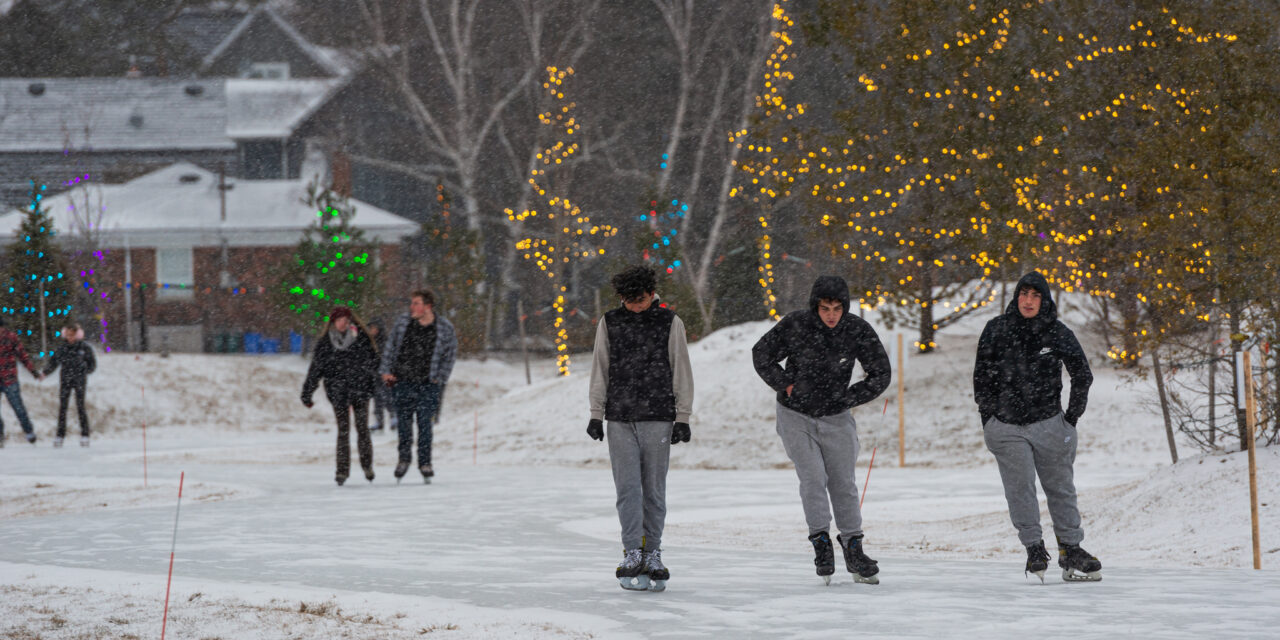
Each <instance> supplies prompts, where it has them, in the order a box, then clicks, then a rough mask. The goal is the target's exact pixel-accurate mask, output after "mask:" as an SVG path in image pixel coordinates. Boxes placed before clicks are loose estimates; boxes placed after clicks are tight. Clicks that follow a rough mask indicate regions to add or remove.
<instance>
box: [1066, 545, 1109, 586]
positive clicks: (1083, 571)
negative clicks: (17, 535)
mask: <svg viewBox="0 0 1280 640" xmlns="http://www.w3.org/2000/svg"><path fill="white" fill-rule="evenodd" d="M1058 566H1059V567H1062V579H1063V580H1065V581H1067V582H1097V581H1099V580H1101V579H1102V562H1100V561H1099V560H1098V559H1097V558H1095V557H1093V556H1092V555H1089V552H1088V551H1085V550H1084V549H1082V548H1080V545H1078V544H1067V543H1065V542H1063V541H1061V540H1059V541H1058Z"/></svg>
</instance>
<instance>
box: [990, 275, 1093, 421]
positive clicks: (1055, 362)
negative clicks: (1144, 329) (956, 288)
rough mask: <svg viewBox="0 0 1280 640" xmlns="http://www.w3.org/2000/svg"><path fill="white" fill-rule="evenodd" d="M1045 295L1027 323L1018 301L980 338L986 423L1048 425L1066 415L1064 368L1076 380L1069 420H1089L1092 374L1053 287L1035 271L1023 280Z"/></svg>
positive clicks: (993, 322) (1068, 415)
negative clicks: (1061, 315)
mask: <svg viewBox="0 0 1280 640" xmlns="http://www.w3.org/2000/svg"><path fill="white" fill-rule="evenodd" d="M1026 287H1031V288H1034V289H1035V290H1037V291H1039V292H1040V313H1038V314H1036V316H1035V317H1034V318H1024V317H1022V314H1021V313H1020V312H1019V311H1018V300H1017V296H1016V295H1015V296H1014V299H1013V301H1011V302H1010V303H1009V306H1008V308H1007V309H1005V312H1004V314H1003V315H1000V316H997V317H995V318H992V319H991V321H990V322H988V323H987V326H986V328H985V329H983V330H982V337H981V338H979V339H978V358H977V363H976V364H975V365H974V368H973V396H974V399H975V400H977V402H978V412H979V413H980V414H981V416H982V424H983V425H985V424H987V420H989V419H990V418H991V417H992V416H994V417H997V418H999V419H1000V421H1001V422H1004V423H1007V424H1016V425H1025V424H1031V423H1033V422H1039V421H1041V420H1047V419H1049V418H1052V417H1053V416H1055V415H1058V412H1059V411H1062V367H1063V366H1064V365H1065V366H1066V368H1067V373H1068V374H1069V375H1070V376H1071V399H1070V401H1069V403H1068V405H1067V411H1066V415H1065V417H1066V420H1067V422H1069V423H1071V425H1073V426H1074V425H1075V424H1076V421H1077V420H1079V419H1080V416H1082V415H1084V408H1085V404H1086V403H1087V402H1088V400H1089V385H1091V384H1093V373H1092V372H1090V371H1089V361H1088V359H1087V358H1086V357H1085V355H1084V349H1082V348H1081V347H1080V342H1079V341H1077V340H1076V336H1075V334H1074V333H1072V332H1071V330H1070V329H1068V328H1067V326H1066V325H1065V324H1062V322H1061V321H1060V320H1058V306H1057V305H1056V304H1054V302H1053V298H1052V296H1051V294H1050V291H1049V283H1048V281H1046V280H1045V278H1044V276H1042V275H1040V274H1039V273H1037V272H1035V271H1032V272H1031V273H1028V274H1027V275H1025V276H1023V277H1022V279H1021V280H1019V281H1018V288H1017V289H1016V291H1021V290H1022V289H1024V288H1026Z"/></svg>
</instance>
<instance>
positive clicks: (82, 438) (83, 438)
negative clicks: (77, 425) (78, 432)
mask: <svg viewBox="0 0 1280 640" xmlns="http://www.w3.org/2000/svg"><path fill="white" fill-rule="evenodd" d="M80 446H82V447H87V446H89V436H80Z"/></svg>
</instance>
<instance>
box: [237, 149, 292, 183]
mask: <svg viewBox="0 0 1280 640" xmlns="http://www.w3.org/2000/svg"><path fill="white" fill-rule="evenodd" d="M240 156H241V158H242V159H243V161H244V165H243V166H242V167H241V168H242V169H243V170H242V171H241V174H240V175H241V176H243V177H244V178H245V179H246V180H283V179H284V144H283V143H282V142H281V141H279V140H246V141H245V142H242V143H241V145H240Z"/></svg>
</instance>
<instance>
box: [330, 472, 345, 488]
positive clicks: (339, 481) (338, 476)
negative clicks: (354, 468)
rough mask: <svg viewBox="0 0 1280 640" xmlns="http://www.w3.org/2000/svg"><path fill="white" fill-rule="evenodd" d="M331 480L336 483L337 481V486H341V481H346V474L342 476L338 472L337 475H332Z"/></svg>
mask: <svg viewBox="0 0 1280 640" xmlns="http://www.w3.org/2000/svg"><path fill="white" fill-rule="evenodd" d="M333 481H334V482H336V483H338V486H339V487H341V486H342V483H344V482H346V481H347V477H346V476H344V475H342V474H338V475H336V476H334V477H333Z"/></svg>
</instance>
